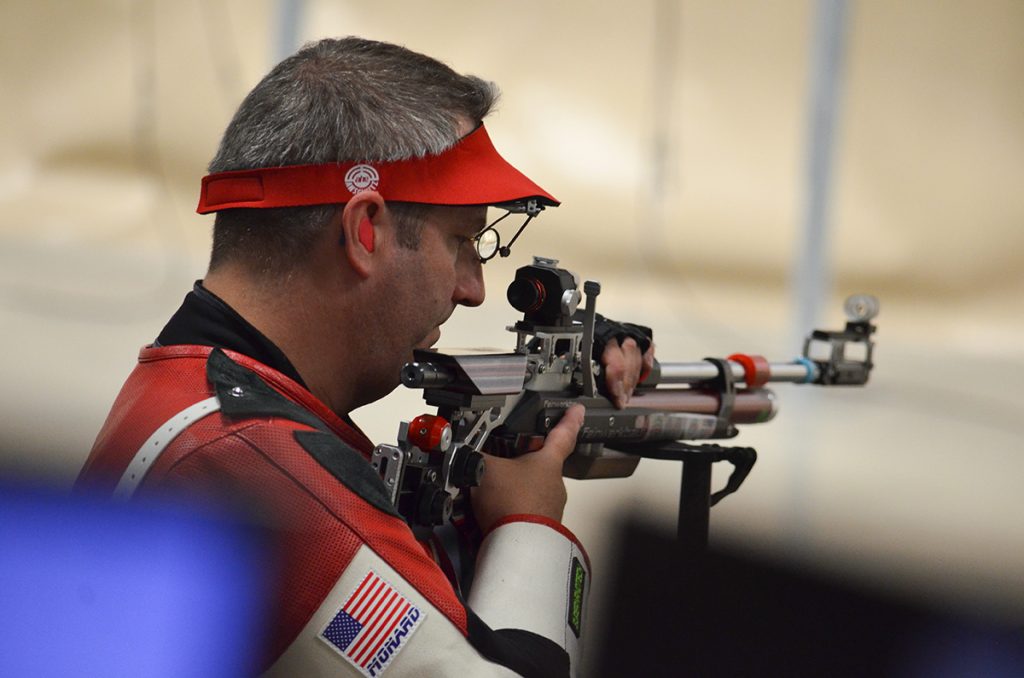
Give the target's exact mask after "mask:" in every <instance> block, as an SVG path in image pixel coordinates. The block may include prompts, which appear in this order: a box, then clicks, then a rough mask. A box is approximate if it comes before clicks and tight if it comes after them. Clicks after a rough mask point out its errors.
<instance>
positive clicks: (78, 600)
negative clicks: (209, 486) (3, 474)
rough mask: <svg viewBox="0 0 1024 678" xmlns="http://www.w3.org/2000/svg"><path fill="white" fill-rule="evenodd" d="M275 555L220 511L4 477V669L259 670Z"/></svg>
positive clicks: (10, 672)
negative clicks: (98, 495) (107, 497)
mask: <svg viewBox="0 0 1024 678" xmlns="http://www.w3.org/2000/svg"><path fill="white" fill-rule="evenodd" d="M266 555H267V549H266V546H265V544H264V541H263V539H261V538H260V536H259V534H258V533H257V532H255V531H253V530H252V529H251V528H249V527H246V526H245V525H242V524H240V523H238V522H237V521H236V520H234V519H233V518H232V517H231V516H227V515H222V514H221V513H217V512H211V511H209V510H204V511H203V512H202V513H200V512H198V511H196V510H194V509H186V508H183V507H182V506H181V505H179V504H177V503H173V502H171V501H169V500H161V501H156V500H147V501H142V502H133V503H131V504H119V503H112V502H109V501H100V500H98V499H95V498H92V497H88V496H71V495H69V494H67V493H60V492H57V491H54V490H50V489H40V488H29V487H26V486H24V485H12V484H11V483H10V482H9V481H8V482H6V483H4V484H0V610H2V611H3V614H2V616H0V676H132V677H133V678H163V677H170V676H175V677H177V676H209V677H210V678H214V677H217V678H220V677H226V676H244V675H252V674H253V673H254V672H255V668H256V661H257V660H258V657H259V651H260V648H261V646H262V645H263V644H264V633H265V627H266V623H265V622H266V615H267V612H268V610H267V602H266V599H267V575H268V570H269V567H268V564H267V559H266Z"/></svg>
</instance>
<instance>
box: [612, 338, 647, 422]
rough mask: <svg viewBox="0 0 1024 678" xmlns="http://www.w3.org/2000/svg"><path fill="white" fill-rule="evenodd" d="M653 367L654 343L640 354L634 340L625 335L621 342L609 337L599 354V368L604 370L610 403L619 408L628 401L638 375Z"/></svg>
mask: <svg viewBox="0 0 1024 678" xmlns="http://www.w3.org/2000/svg"><path fill="white" fill-rule="evenodd" d="M653 368H654V344H653V343H652V344H651V345H650V347H649V348H648V349H647V352H646V353H644V354H643V355H640V347H639V346H638V345H637V343H636V341H635V340H634V339H632V338H629V337H627V338H626V339H625V340H624V341H623V342H622V344H621V345H620V344H619V342H618V341H617V340H615V339H610V340H609V341H608V343H607V344H605V347H604V352H603V353H602V354H601V369H602V370H603V371H604V383H605V388H606V389H607V390H608V394H609V395H610V396H611V399H612V404H614V405H615V407H617V408H619V409H620V410H621V409H622V408H624V407H625V406H626V405H627V404H628V403H629V399H630V397H631V396H632V395H633V391H634V390H635V389H636V385H637V384H638V383H640V377H641V376H642V375H646V374H647V373H648V372H650V371H651V370H652V369H653Z"/></svg>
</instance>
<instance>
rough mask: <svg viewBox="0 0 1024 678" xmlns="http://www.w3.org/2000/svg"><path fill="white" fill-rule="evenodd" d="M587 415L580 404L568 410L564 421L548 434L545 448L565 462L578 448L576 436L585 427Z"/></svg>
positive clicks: (585, 409) (563, 416)
mask: <svg viewBox="0 0 1024 678" xmlns="http://www.w3.org/2000/svg"><path fill="white" fill-rule="evenodd" d="M586 413H587V408H585V407H583V405H579V404H577V405H573V406H572V407H570V408H569V409H567V410H566V411H565V414H564V415H562V419H561V420H560V421H559V422H558V423H557V424H555V427H554V428H552V429H551V431H550V432H549V433H548V437H547V441H546V442H545V447H550V448H551V449H552V451H553V452H555V453H556V454H558V455H559V456H560V457H561V458H562V459H563V460H564V459H565V458H566V457H568V456H569V455H570V454H572V451H573V449H574V448H575V447H576V436H577V435H578V434H579V432H580V427H581V426H582V425H583V415H585V414H586Z"/></svg>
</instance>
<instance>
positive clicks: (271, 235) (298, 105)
mask: <svg viewBox="0 0 1024 678" xmlns="http://www.w3.org/2000/svg"><path fill="white" fill-rule="evenodd" d="M496 98H497V91H496V88H495V87H494V85H493V84H491V83H488V82H485V81H483V80H481V79H480V78H477V77H474V76H465V75H460V74H458V73H456V72H455V71H453V70H452V69H451V68H449V67H448V66H446V65H444V64H442V63H441V62H439V61H436V60H434V59H431V58H430V57H427V56H424V55H422V54H417V53H415V52H412V51H410V50H407V49H405V48H404V47H399V46H397V45H392V44H388V43H382V42H374V41H371V40H365V39H362V38H354V37H350V38H344V39H341V40H330V39H329V40H321V41H320V42H317V43H314V44H311V45H307V46H306V47H304V48H303V49H302V50H300V51H299V52H298V53H297V54H295V55H293V56H291V57H289V58H288V59H285V60H284V61H282V62H281V63H280V64H278V65H277V66H276V67H275V68H274V69H273V70H272V71H271V72H270V73H269V74H268V75H267V76H266V77H264V78H263V80H262V81H260V83H259V84H258V85H256V87H255V88H254V89H253V90H252V91H251V92H250V93H249V95H248V96H247V97H246V98H245V100H244V101H243V102H242V105H241V106H240V107H239V109H238V111H237V112H236V113H235V116H234V118H233V119H232V121H231V123H230V124H229V125H228V128H227V130H226V131H225V133H224V137H223V139H222V140H221V143H220V148H219V149H218V151H217V155H216V157H214V159H213V161H212V162H211V163H210V167H209V169H210V172H211V173H216V172H224V171H229V170H240V169H253V168H260V167H279V166H286V165H305V164H320V163H330V162H343V161H350V160H366V161H394V160H403V159H407V158H416V157H423V156H427V155H436V154H438V153H441V152H443V151H445V150H447V149H448V148H450V147H451V146H453V145H454V144H455V143H456V142H457V141H458V140H459V138H460V137H461V136H463V135H464V134H465V133H466V131H467V130H472V129H473V128H474V127H476V126H477V125H478V124H479V123H480V122H481V121H482V120H483V118H484V117H485V116H486V115H487V113H488V112H489V111H490V109H491V107H492V106H493V104H494V101H495V100H496ZM388 207H389V210H390V211H391V213H392V215H393V216H394V217H395V218H396V219H397V220H398V221H399V222H400V226H401V231H400V232H401V242H402V244H403V245H404V246H406V247H410V248H415V247H416V246H417V244H418V241H419V226H420V225H421V222H422V220H423V216H424V208H422V207H419V206H417V205H410V204H398V203H392V204H390V205H389V206H388ZM336 210H337V206H336V205H314V206H303V207H284V208H271V209H231V210H225V211H223V212H220V213H218V215H217V219H216V221H215V224H214V240H213V251H212V254H211V260H210V268H211V271H212V270H215V269H216V268H217V267H218V266H220V265H222V264H223V263H226V262H228V261H230V262H232V263H235V264H239V265H242V266H243V267H244V268H245V269H247V270H248V271H249V272H250V273H251V274H253V275H256V276H259V277H264V276H267V277H277V276H279V275H282V274H286V273H288V272H289V271H291V270H292V269H293V268H294V267H296V266H300V265H302V262H303V260H304V259H305V258H306V256H307V255H308V253H309V250H310V248H311V247H312V245H313V243H314V242H315V240H316V238H317V236H318V235H320V234H321V233H322V232H323V230H324V229H325V228H326V226H327V224H328V223H329V222H330V220H331V218H332V216H333V215H334V213H335V212H336Z"/></svg>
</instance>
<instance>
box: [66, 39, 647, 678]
mask: <svg viewBox="0 0 1024 678" xmlns="http://www.w3.org/2000/svg"><path fill="white" fill-rule="evenodd" d="M495 96H496V95H495V92H494V89H493V86H492V85H490V84H489V83H486V82H484V81H482V80H480V79H478V78H475V77H471V76H462V75H459V74H457V73H455V72H454V71H452V70H451V69H450V68H448V67H447V66H445V65H443V64H441V63H439V62H437V61H434V60H433V59H430V58H428V57H425V56H423V55H419V54H416V53H413V52H410V51H408V50H406V49H404V48H401V47H397V46H395V45H389V44H384V43H377V42H371V41H367V40H362V39H357V38H348V39H344V40H324V41H321V42H319V43H316V44H314V45H311V46H307V47H306V48H304V49H303V50H301V51H300V52H299V53H297V54H296V55H294V56H292V57H290V58H289V59H286V60H285V61H284V62H282V63H281V64H279V65H278V66H277V67H276V68H274V69H273V70H272V71H271V72H270V73H269V74H268V75H267V76H266V77H265V78H264V79H263V80H262V81H261V82H260V83H259V84H258V85H257V86H256V87H255V88H254V89H253V91H252V92H251V93H250V94H249V95H248V96H247V97H246V99H245V101H244V102H243V103H242V105H241V106H240V108H239V110H238V112H237V113H236V114H235V117H234V119H233V120H232V121H231V123H230V125H229V126H228V128H227V130H226V132H225V134H224V138H223V140H222V141H221V145H220V148H219V150H218V152H217V155H216V157H215V158H214V160H213V162H212V163H211V165H210V171H211V175H210V176H208V177H206V179H204V182H203V190H202V195H201V198H200V209H199V211H200V212H204V213H205V212H211V211H216V212H217V218H216V222H215V225H214V238H213V250H212V255H211V261H210V268H209V272H208V273H207V275H206V277H205V278H204V280H203V281H201V282H199V283H196V286H195V289H194V290H193V292H192V293H190V294H189V295H188V296H187V297H186V299H185V302H184V303H183V305H182V307H181V308H180V309H179V310H178V312H177V313H175V314H174V316H173V317H172V318H171V320H170V321H169V322H168V324H167V325H166V326H165V327H164V329H163V331H162V332H161V333H160V335H159V337H158V338H157V340H156V342H155V343H154V344H153V345H152V346H149V347H146V348H144V349H143V350H142V352H141V354H140V361H139V365H138V367H137V368H136V370H135V371H134V372H133V373H132V375H131V376H130V377H129V379H128V381H127V383H126V384H125V386H124V388H123V389H122V391H121V393H120V395H119V396H118V398H117V401H116V402H115V403H114V406H113V409H112V411H111V414H110V416H109V417H108V419H107V422H106V424H105V425H104V427H103V429H102V431H101V432H100V434H99V436H98V438H97V440H96V443H95V446H94V448H93V450H92V453H91V454H90V457H89V459H88V461H87V462H86V465H85V468H84V469H83V471H82V474H81V476H80V478H79V484H80V485H89V486H93V487H99V488H101V489H102V490H105V491H108V492H112V493H113V494H114V495H116V496H121V497H128V496H131V495H132V494H134V493H135V492H136V491H139V492H156V491H177V492H182V493H186V494H188V495H189V496H196V495H204V496H209V497H212V498H214V499H215V500H217V501H221V502H229V503H231V504H233V505H241V506H246V507H249V508H250V510H253V511H255V512H256V513H257V514H258V516H259V517H260V518H261V519H262V520H263V521H265V522H267V523H268V524H269V525H271V527H272V528H273V531H274V534H275V541H276V543H277V544H278V546H279V552H280V560H281V562H280V568H279V569H280V577H279V581H278V582H277V585H276V591H275V593H276V596H277V608H276V610H277V612H276V614H275V615H274V619H273V629H272V634H271V638H270V642H269V646H268V648H267V656H266V658H265V665H264V668H267V669H268V670H269V672H270V673H272V674H277V675H289V676H290V675H303V676H312V675H332V676H337V675H353V676H356V675H367V676H375V675H381V674H382V673H383V672H385V671H386V672H387V673H388V675H393V676H400V675H411V674H413V673H417V674H421V675H448V674H459V675H472V676H484V675H509V674H510V673H511V672H516V673H520V674H523V675H565V674H569V673H575V672H576V670H577V662H578V658H579V652H580V642H579V634H580V618H579V617H580V614H581V609H580V606H581V605H582V597H584V596H585V594H586V590H587V588H588V587H589V581H590V580H589V566H588V564H587V557H586V554H585V552H584V551H583V549H582V546H580V544H579V542H578V541H577V540H576V538H575V537H574V536H573V535H572V534H571V533H570V532H569V531H568V530H566V529H565V528H564V527H563V526H562V525H561V524H560V520H561V516H562V510H563V507H564V504H565V499H566V494H565V486H564V484H563V482H562V479H561V466H562V462H563V460H564V459H565V457H567V456H568V455H569V454H570V452H571V451H572V449H573V447H574V445H575V438H576V434H577V431H578V429H579V427H580V424H581V422H582V416H583V413H582V408H574V409H570V410H569V411H568V412H567V413H566V415H565V416H564V417H563V419H562V421H561V422H560V423H559V425H558V426H556V427H555V428H554V429H553V430H552V431H551V433H550V435H549V436H548V438H547V440H546V443H545V445H544V446H543V448H542V449H540V450H539V451H537V452H535V453H532V454H529V455H525V456H523V457H520V458H518V459H514V460H508V459H497V458H491V459H488V465H487V472H486V474H485V475H484V480H483V483H482V485H481V486H480V487H479V488H477V489H476V490H475V491H474V492H473V495H472V500H473V501H472V510H473V515H474V518H475V521H476V524H477V526H478V527H479V529H480V531H481V532H482V534H484V535H486V536H485V537H484V539H483V541H482V544H480V549H479V556H478V558H477V563H476V569H477V574H476V578H475V583H474V585H473V587H472V590H471V591H470V592H469V594H468V599H467V600H466V601H465V602H464V600H463V599H462V597H461V596H460V594H459V593H457V591H456V589H455V588H454V587H453V584H452V583H451V582H450V581H449V579H448V578H446V576H445V575H444V574H443V572H442V569H441V568H440V567H439V566H438V565H437V564H436V563H435V561H434V559H433V558H432V557H431V556H430V555H428V552H429V551H430V550H431V549H430V548H429V547H426V546H424V545H423V544H421V543H420V542H418V541H416V539H415V538H414V536H413V534H412V532H411V531H410V529H409V527H408V526H407V524H406V523H405V522H404V521H403V520H402V518H401V516H399V515H398V514H397V513H396V512H395V510H394V507H392V506H391V505H390V504H389V502H388V501H387V500H386V496H385V492H384V486H383V484H382V482H381V480H380V478H379V477H378V476H377V475H375V473H374V471H373V469H372V468H371V466H370V465H369V463H368V458H369V454H370V451H371V450H372V444H371V443H370V441H369V440H367V439H366V437H365V436H364V435H363V434H362V433H361V432H360V431H359V429H358V428H356V427H355V425H354V424H353V423H352V422H351V420H349V418H348V413H349V412H351V411H352V410H353V409H355V408H357V407H359V406H361V405H364V404H366V403H369V402H372V401H374V400H377V399H379V398H380V397H382V396H384V395H385V394H387V393H388V392H390V391H391V390H392V389H393V388H394V387H395V386H397V384H398V376H399V373H400V368H401V366H402V365H403V364H404V363H405V362H406V361H408V360H410V359H411V358H412V351H413V349H414V348H417V347H421V348H422V347H429V346H431V345H433V344H434V343H435V342H436V341H437V340H438V338H439V336H440V326H441V325H442V324H443V323H444V322H445V320H447V318H448V317H449V316H450V315H451V313H452V312H453V310H454V309H455V307H456V306H458V305H464V306H477V305H479V304H480V303H482V302H483V299H484V282H483V277H482V268H481V256H480V251H478V248H479V247H480V245H479V241H480V240H481V234H482V233H483V232H484V231H485V230H486V227H487V224H486V222H485V218H486V212H487V206H488V205H506V206H509V205H511V206H515V207H516V208H517V209H519V208H523V207H524V206H525V205H527V204H530V203H531V202H532V204H533V205H534V206H536V205H547V206H555V205H557V204H558V203H557V201H555V200H554V198H553V197H551V196H550V195H549V194H548V193H547V192H545V191H544V190H543V189H541V188H540V187H539V186H537V185H536V184H534V183H533V182H532V181H530V180H529V179H527V178H526V177H525V176H523V175H522V174H520V173H519V172H518V171H517V170H515V169H514V168H512V167H511V166H510V165H508V163H506V162H505V161H504V160H502V159H501V157H500V156H499V155H498V154H497V152H496V151H495V150H494V148H493V146H492V145H491V144H490V141H489V139H488V138H487V134H486V130H485V129H484V128H483V127H482V120H483V118H484V117H485V116H486V115H487V113H488V111H489V110H490V108H491V106H492V104H493V102H494V99H495ZM641 341H642V338H641ZM602 360H603V362H604V364H605V373H606V381H607V384H608V389H609V391H610V392H611V393H612V394H614V397H615V400H616V402H617V403H618V404H620V406H621V405H624V404H625V401H626V399H628V397H629V394H630V393H631V391H632V389H633V387H634V386H635V384H636V381H637V379H638V376H639V374H640V371H641V367H642V360H643V361H644V362H645V363H646V364H647V365H649V364H650V361H651V360H652V353H651V352H650V350H648V351H647V352H646V354H644V357H643V359H642V358H641V351H640V350H639V348H638V347H637V344H636V341H634V340H633V339H632V338H630V339H625V340H624V341H623V342H622V344H621V345H620V344H619V343H618V342H617V341H616V340H611V341H609V342H608V345H607V347H606V349H605V351H604V354H603V355H602ZM574 583H575V586H576V588H575V590H574V588H573V586H571V584H574Z"/></svg>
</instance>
